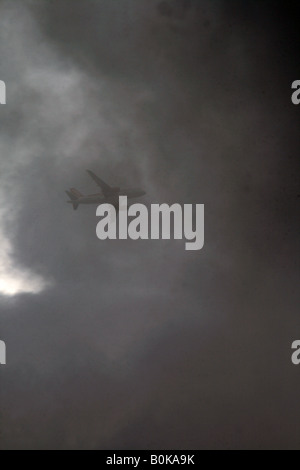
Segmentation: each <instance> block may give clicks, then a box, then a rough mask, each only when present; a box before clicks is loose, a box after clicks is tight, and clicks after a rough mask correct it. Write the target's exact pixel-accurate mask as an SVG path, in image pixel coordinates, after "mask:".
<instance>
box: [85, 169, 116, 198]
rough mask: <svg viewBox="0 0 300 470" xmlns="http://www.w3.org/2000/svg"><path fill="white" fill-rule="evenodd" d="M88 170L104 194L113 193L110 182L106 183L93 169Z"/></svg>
mask: <svg viewBox="0 0 300 470" xmlns="http://www.w3.org/2000/svg"><path fill="white" fill-rule="evenodd" d="M86 171H87V173H88V174H89V175H90V177H91V178H92V179H93V180H94V181H95V183H96V184H97V185H98V186H99V187H100V188H101V190H102V193H103V195H104V196H107V195H109V194H111V192H112V188H111V187H110V186H109V185H108V184H106V183H104V181H103V180H102V179H101V178H99V176H97V175H95V173H93V172H92V171H90V170H86Z"/></svg>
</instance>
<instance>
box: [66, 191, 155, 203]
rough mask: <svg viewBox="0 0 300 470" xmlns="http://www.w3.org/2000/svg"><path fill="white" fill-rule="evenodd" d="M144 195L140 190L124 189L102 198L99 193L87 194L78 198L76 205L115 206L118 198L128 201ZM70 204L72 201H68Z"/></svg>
mask: <svg viewBox="0 0 300 470" xmlns="http://www.w3.org/2000/svg"><path fill="white" fill-rule="evenodd" d="M145 194H146V193H145V191H143V190H142V189H138V188H137V189H124V190H120V191H118V192H116V193H115V194H112V195H110V196H106V197H105V196H103V194H101V193H97V194H89V195H87V196H82V197H79V198H78V199H77V201H76V203H77V204H115V203H116V202H118V200H119V196H127V197H128V199H133V198H137V197H141V196H144V195H145ZM68 202H70V203H72V202H73V201H68Z"/></svg>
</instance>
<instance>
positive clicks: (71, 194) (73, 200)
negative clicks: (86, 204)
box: [66, 190, 79, 211]
mask: <svg viewBox="0 0 300 470" xmlns="http://www.w3.org/2000/svg"><path fill="white" fill-rule="evenodd" d="M78 192H79V191H78ZM66 193H67V195H68V196H69V198H70V201H68V202H69V203H70V204H72V205H73V209H74V211H76V209H78V206H79V204H78V202H77V201H78V199H79V198H78V197H77V196H75V194H74V192H73V191H72V190H71V191H66Z"/></svg>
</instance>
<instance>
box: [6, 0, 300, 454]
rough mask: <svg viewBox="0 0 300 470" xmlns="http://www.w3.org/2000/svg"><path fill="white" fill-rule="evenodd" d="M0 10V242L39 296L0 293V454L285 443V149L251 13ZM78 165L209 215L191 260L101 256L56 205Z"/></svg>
mask: <svg viewBox="0 0 300 470" xmlns="http://www.w3.org/2000/svg"><path fill="white" fill-rule="evenodd" d="M0 9H1V20H0V22H1V25H0V37H1V41H0V44H1V47H0V54H1V74H3V76H1V77H0V78H1V79H5V80H6V81H7V83H8V85H9V90H10V91H9V101H8V105H7V106H6V107H5V108H1V109H0V119H1V139H0V152H1V163H0V165H1V176H0V181H1V192H0V197H1V216H2V217H1V225H0V227H1V230H0V232H1V236H2V237H3V238H4V239H5V240H9V243H10V244H11V247H12V252H11V254H10V262H11V263H12V264H13V266H14V267H15V268H16V269H18V270H19V271H20V272H27V273H28V271H29V272H31V273H32V276H33V275H38V276H41V278H42V279H45V280H48V281H49V282H50V283H51V284H50V285H49V286H48V287H47V288H46V289H44V290H43V291H42V292H41V293H39V294H37V295H32V294H26V295H24V294H23V295H19V296H15V297H13V298H7V297H4V296H2V297H0V321H1V339H5V341H6V342H7V346H8V353H9V355H8V366H7V367H6V368H5V369H3V368H1V371H0V373H1V390H0V398H1V400H0V401H1V440H0V447H1V448H3V449H6V448H74V449H79V448H111V449H114V448H137V447H138V448H161V449H163V448H224V447H225V448H244V447H246V448H252V447H258V448H264V447H271V448H282V447H289V448H292V447H297V446H298V441H297V435H299V433H298V432H297V431H298V430H299V424H298V423H299V412H298V411H297V410H298V407H297V399H298V398H297V397H298V392H299V390H298V389H299V386H298V382H297V370H295V368H293V367H292V366H291V362H290V345H291V343H292V341H293V340H294V339H296V338H295V335H297V331H299V319H298V304H299V295H298V292H297V291H298V289H297V285H298V273H297V266H296V254H297V253H298V248H297V246H298V245H297V241H296V240H297V236H298V223H297V218H296V217H295V214H296V210H297V207H296V204H298V200H297V197H296V196H297V184H298V183H297V179H296V177H295V175H296V174H297V171H296V170H297V167H298V162H297V160H296V158H297V156H296V155H297V154H296V152H297V145H298V139H297V128H296V124H295V120H296V112H295V109H292V108H291V106H290V99H289V96H288V93H287V94H286V93H285V91H284V90H285V86H287V88H288V89H289V86H290V84H289V83H288V79H286V78H285V73H284V70H283V69H280V70H278V68H277V67H278V66H277V65H276V64H277V62H276V61H277V58H278V57H279V55H280V54H281V51H277V52H276V51H274V50H273V47H272V40H273V38H274V35H275V32H274V31H275V27H276V17H274V18H273V22H271V21H270V23H268V24H267V25H266V24H265V20H264V18H266V17H267V15H268V9H267V3H265V4H264V6H262V7H261V10H258V7H252V8H251V7H250V6H241V5H237V3H236V2H222V1H217V2H208V1H203V2H201V5H200V3H199V2H196V1H191V2H183V1H176V2H175V1H174V2H173V3H172V4H171V2H167V1H166V2H159V1H151V2H149V1H148V0H147V2H146V1H140V0H139V1H137V0H126V2H125V1H124V2H123V1H122V2H121V1H120V2H109V1H107V0H106V1H104V0H99V1H92V0H89V1H84V2H83V1H82V2H79V1H78V2H73V1H72V2H71V1H68V0H63V1H60V2H50V1H44V2H37V1H26V2H25V1H22V2H18V1H15V2H8V1H6V2H5V1H2V2H1V3H0ZM260 17H261V18H262V19H259V18H260ZM249 18H251V21H252V20H253V23H251V22H250V20H249ZM291 34H292V32H291ZM282 47H283V53H284V50H285V49H284V48H285V47H287V46H286V45H285V43H283V46H282ZM277 54H278V55H277ZM285 65H287V59H285ZM291 68H292V67H291ZM289 70H290V69H289ZM292 78H293V79H294V78H295V77H292ZM274 97H276V99H274ZM86 168H91V169H93V170H94V171H95V172H97V173H99V174H101V176H102V177H103V179H105V180H107V181H108V182H110V183H111V184H114V185H122V186H124V185H128V186H130V185H138V186H143V187H145V189H146V190H147V197H146V199H145V200H146V203H147V204H150V203H151V202H162V201H163V202H169V203H171V202H180V203H188V202H189V203H205V206H206V244H205V249H204V250H203V251H201V252H199V253H187V252H185V251H184V245H183V244H181V243H180V242H167V241H158V242H157V241H145V242H131V241H128V242H124V241H123V242H122V241H116V242H111V243H109V242H108V243H101V242H100V241H99V240H97V238H96V235H95V228H96V218H95V210H94V208H80V209H79V210H78V211H77V212H73V211H71V210H70V207H69V205H67V204H66V203H65V200H66V196H65V194H64V190H65V189H66V188H67V187H70V186H76V187H78V189H80V190H81V191H83V192H86V193H87V192H89V191H91V192H92V191H93V190H94V188H95V186H94V183H93V182H92V181H91V180H90V179H89V178H88V176H87V175H86V174H85V169H86Z"/></svg>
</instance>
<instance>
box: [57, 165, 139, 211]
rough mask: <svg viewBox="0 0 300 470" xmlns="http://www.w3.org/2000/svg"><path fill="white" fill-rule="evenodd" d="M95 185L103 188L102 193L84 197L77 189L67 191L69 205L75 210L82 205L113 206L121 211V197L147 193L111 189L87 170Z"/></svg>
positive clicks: (117, 188) (135, 196)
mask: <svg viewBox="0 0 300 470" xmlns="http://www.w3.org/2000/svg"><path fill="white" fill-rule="evenodd" d="M86 171H87V173H88V174H89V175H90V177H91V178H92V179H93V180H94V181H95V183H96V184H97V185H98V186H99V187H100V188H101V193H96V194H89V195H87V196H84V195H83V194H82V193H81V192H80V191H78V190H77V189H76V188H71V189H70V190H69V191H66V193H67V195H68V197H69V198H70V200H69V201H67V202H68V204H72V205H73V209H74V210H76V209H78V207H79V205H80V204H98V205H100V204H112V205H113V206H114V207H115V208H116V209H117V210H118V209H119V196H127V197H128V199H132V198H137V197H141V196H144V195H145V194H146V192H145V191H144V190H143V189H140V188H133V189H121V188H119V187H111V186H109V185H108V184H106V183H105V182H104V181H103V180H102V179H101V178H99V177H98V176H97V175H95V173H93V172H92V171H90V170H86Z"/></svg>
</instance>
